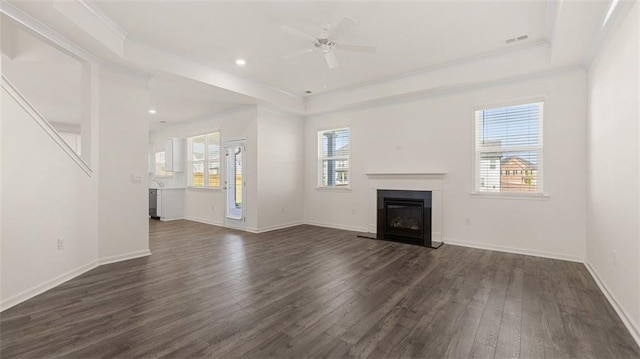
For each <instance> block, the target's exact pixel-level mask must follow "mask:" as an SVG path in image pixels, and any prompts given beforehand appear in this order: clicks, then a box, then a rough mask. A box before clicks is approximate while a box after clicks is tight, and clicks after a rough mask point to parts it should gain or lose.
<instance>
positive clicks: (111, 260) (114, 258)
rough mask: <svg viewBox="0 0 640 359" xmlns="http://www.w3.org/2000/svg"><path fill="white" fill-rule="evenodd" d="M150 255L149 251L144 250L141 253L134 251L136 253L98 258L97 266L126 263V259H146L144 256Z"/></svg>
mask: <svg viewBox="0 0 640 359" xmlns="http://www.w3.org/2000/svg"><path fill="white" fill-rule="evenodd" d="M150 255H151V251H150V250H148V249H145V250H142V251H136V252H131V253H125V254H119V255H117V256H111V257H105V258H100V259H98V264H99V265H104V264H110V263H115V262H121V261H126V260H127V259H134V258H140V257H146V256H150Z"/></svg>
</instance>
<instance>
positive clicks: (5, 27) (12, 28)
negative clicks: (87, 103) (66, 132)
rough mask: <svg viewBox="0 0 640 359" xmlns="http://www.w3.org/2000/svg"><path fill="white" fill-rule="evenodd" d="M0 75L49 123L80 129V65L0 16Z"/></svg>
mask: <svg viewBox="0 0 640 359" xmlns="http://www.w3.org/2000/svg"><path fill="white" fill-rule="evenodd" d="M1 20H2V21H1V22H2V24H1V30H2V43H1V44H2V47H1V50H2V74H3V75H4V76H6V77H7V79H8V80H9V81H11V83H13V85H14V86H16V88H17V89H18V90H19V91H20V92H22V94H23V95H24V96H25V97H26V98H27V99H29V101H30V102H31V103H32V104H33V105H34V106H35V107H36V109H38V111H39V112H40V113H41V114H42V115H44V116H45V118H46V119H47V120H48V121H49V122H52V123H64V124H72V125H80V114H81V111H82V108H81V105H82V103H81V96H80V86H81V73H82V68H81V63H80V62H78V61H77V60H76V59H74V58H73V57H71V56H69V55H68V54H66V53H65V52H63V51H61V50H59V49H58V48H56V47H54V46H52V45H51V44H49V43H47V42H46V41H44V40H43V39H41V38H40V37H38V36H35V35H34V34H33V33H31V32H30V31H29V30H27V29H24V28H22V27H20V26H19V25H18V24H17V23H15V22H13V21H11V20H10V19H8V18H6V17H5V16H2V18H1Z"/></svg>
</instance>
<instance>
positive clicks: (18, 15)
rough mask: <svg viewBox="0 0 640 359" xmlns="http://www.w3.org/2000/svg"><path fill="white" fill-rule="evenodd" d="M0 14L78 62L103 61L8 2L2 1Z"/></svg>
mask: <svg viewBox="0 0 640 359" xmlns="http://www.w3.org/2000/svg"><path fill="white" fill-rule="evenodd" d="M0 12H1V13H3V14H5V15H7V16H8V17H10V18H11V19H13V20H15V21H16V22H18V23H20V24H21V25H23V26H25V27H27V28H28V29H30V30H31V31H34V32H35V33H37V34H39V35H40V36H42V37H44V38H45V39H47V40H49V41H51V42H53V43H54V44H56V45H57V46H59V47H61V48H62V49H64V50H65V51H66V52H68V53H70V54H71V55H73V57H75V58H76V59H77V60H80V61H84V62H88V63H90V64H94V65H100V64H101V63H102V61H101V60H100V59H99V58H97V57H96V56H94V55H92V54H91V53H89V52H87V51H86V50H85V49H83V48H82V47H80V46H78V45H76V44H74V43H73V42H71V41H69V40H67V38H65V37H64V36H62V35H60V34H59V33H57V32H55V31H54V30H52V29H51V28H50V27H48V26H46V25H45V24H43V23H41V22H40V21H38V20H36V19H35V18H33V17H31V16H30V15H28V14H27V13H25V12H24V11H22V10H20V9H18V8H17V7H15V6H13V5H11V4H9V3H7V2H6V1H0Z"/></svg>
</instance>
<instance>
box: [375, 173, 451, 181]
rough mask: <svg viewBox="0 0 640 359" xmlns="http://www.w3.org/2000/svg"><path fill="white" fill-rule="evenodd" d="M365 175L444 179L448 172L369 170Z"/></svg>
mask: <svg viewBox="0 0 640 359" xmlns="http://www.w3.org/2000/svg"><path fill="white" fill-rule="evenodd" d="M365 175H366V176H367V177H369V178H398V179H401V178H408V179H415V178H427V179H444V176H446V175H447V173H446V172H367V173H365Z"/></svg>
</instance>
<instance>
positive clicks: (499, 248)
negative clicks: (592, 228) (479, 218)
mask: <svg viewBox="0 0 640 359" xmlns="http://www.w3.org/2000/svg"><path fill="white" fill-rule="evenodd" d="M442 242H443V243H446V244H453V245H456V246H462V247H470V248H478V249H488V250H491V251H497V252H506V253H514V254H523V255H526V256H534V257H542V258H550V259H560V260H563V261H569V262H577V263H584V258H581V257H577V256H569V255H566V254H559V253H551V252H544V251H536V250H530V249H521V248H513V247H507V246H499V245H494V244H486V243H478V242H470V241H457V240H453V239H448V238H442Z"/></svg>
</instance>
